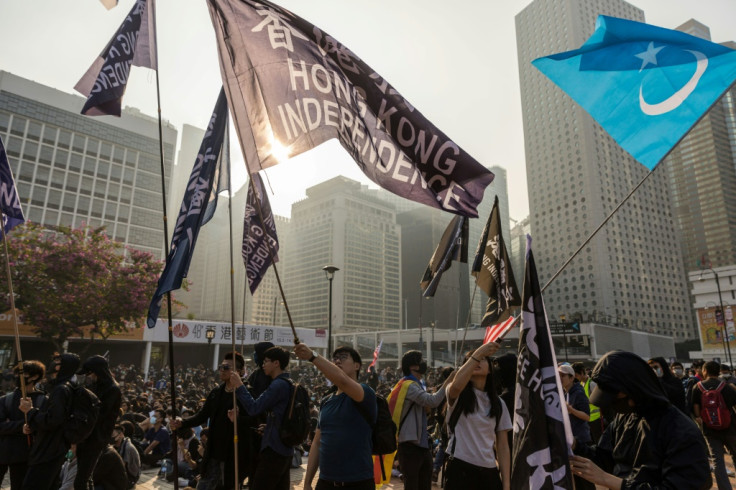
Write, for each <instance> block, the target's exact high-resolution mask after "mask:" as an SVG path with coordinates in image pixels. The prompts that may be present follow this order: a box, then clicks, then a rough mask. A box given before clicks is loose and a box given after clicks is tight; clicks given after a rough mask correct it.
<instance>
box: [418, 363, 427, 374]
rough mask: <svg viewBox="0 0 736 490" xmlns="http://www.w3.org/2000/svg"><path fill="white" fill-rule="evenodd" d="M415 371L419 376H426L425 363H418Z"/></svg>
mask: <svg viewBox="0 0 736 490" xmlns="http://www.w3.org/2000/svg"><path fill="white" fill-rule="evenodd" d="M417 371H418V372H419V374H421V375H422V376H424V375H425V374H427V361H422V362H420V363H419V369H417Z"/></svg>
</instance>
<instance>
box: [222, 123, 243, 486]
mask: <svg viewBox="0 0 736 490" xmlns="http://www.w3.org/2000/svg"><path fill="white" fill-rule="evenodd" d="M224 144H225V164H226V165H227V197H228V199H227V211H228V224H229V225H230V340H231V342H232V348H233V367H234V368H235V369H234V371H236V372H237V370H238V364H237V358H236V354H237V350H236V349H235V337H236V335H235V267H234V265H233V186H232V181H231V179H230V174H231V173H232V168H231V167H230V118H229V117H228V118H227V122H226V123H225V143H224ZM243 306H245V305H243ZM243 329H244V330H245V324H244V325H243ZM243 336H245V332H243ZM243 367H245V366H243ZM233 413H234V416H233V458H234V459H235V465H234V468H235V480H234V481H235V488H240V480H239V479H238V398H237V396H235V390H233Z"/></svg>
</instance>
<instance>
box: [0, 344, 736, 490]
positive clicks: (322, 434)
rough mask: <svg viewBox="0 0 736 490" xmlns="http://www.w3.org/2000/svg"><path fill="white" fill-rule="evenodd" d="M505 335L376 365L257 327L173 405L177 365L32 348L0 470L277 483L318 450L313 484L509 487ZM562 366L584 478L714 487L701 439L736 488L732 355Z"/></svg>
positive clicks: (10, 387) (8, 395) (54, 478)
mask: <svg viewBox="0 0 736 490" xmlns="http://www.w3.org/2000/svg"><path fill="white" fill-rule="evenodd" d="M498 347H499V346H498V345H497V344H495V343H489V344H485V345H483V346H481V347H479V348H478V349H476V350H474V351H471V352H469V353H468V354H467V355H466V356H465V360H464V363H462V364H461V365H460V366H459V368H458V369H456V370H453V369H452V368H449V367H448V368H438V369H431V368H428V367H427V363H426V361H425V360H424V359H423V357H422V354H421V352H419V351H409V352H407V353H405V354H404V356H403V358H402V360H401V365H400V366H399V367H397V368H394V367H382V368H380V369H378V370H376V369H375V368H371V369H366V368H365V365H364V364H363V362H362V359H361V358H360V355H359V354H358V352H357V351H355V350H354V349H352V348H350V347H340V348H338V349H336V350H335V351H334V352H333V353H332V354H331V356H330V358H329V359H327V358H324V357H322V356H319V355H317V354H316V353H315V352H313V351H312V350H311V349H310V348H309V347H308V346H306V345H304V344H299V345H297V346H296V348H295V349H294V350H293V351H292V352H290V351H288V350H286V349H284V348H281V347H274V346H273V344H270V343H268V342H264V343H260V344H257V345H256V346H255V348H254V351H252V352H250V353H249V354H252V357H253V362H252V363H248V364H246V363H245V362H244V358H243V356H242V355H241V354H240V353H236V354H235V355H234V356H233V353H232V352H229V353H227V354H226V355H225V356H224V357H223V359H222V360H221V362H220V364H219V366H218V368H217V370H215V371H213V370H212V369H208V368H205V367H204V366H201V365H200V366H196V367H194V366H187V365H183V366H179V367H178V368H177V370H176V373H175V374H176V377H175V383H176V385H175V392H176V397H177V405H178V406H179V407H181V409H180V410H174V409H173V408H172V403H171V389H170V388H171V386H170V379H171V377H170V373H169V370H168V368H167V367H164V368H163V369H160V370H159V369H155V368H151V369H150V371H149V372H148V373H147V376H145V375H144V373H142V372H141V371H140V370H139V369H138V368H137V367H136V366H135V365H114V366H112V367H111V366H109V364H108V361H107V360H106V359H105V358H103V357H101V356H92V357H90V358H88V359H86V360H85V361H84V362H81V360H80V359H79V357H78V356H76V355H74V354H61V355H55V356H54V358H53V359H52V361H51V362H50V363H49V365H48V367H47V366H45V365H44V364H43V363H41V362H39V361H25V362H24V364H23V380H24V382H25V389H26V393H27V395H26V398H25V399H23V400H21V395H20V381H21V379H20V371H19V369H18V367H17V366H16V368H15V369H14V370H13V371H8V370H6V371H5V373H4V375H3V378H2V381H1V383H2V384H1V385H0V389H2V390H3V392H4V393H5V394H4V396H3V397H2V398H0V481H2V478H4V477H5V476H6V474H7V475H8V476H9V478H10V484H11V488H12V489H13V490H16V489H27V490H45V489H50V490H56V489H72V488H73V489H77V490H83V489H84V490H87V489H92V488H94V489H95V490H118V489H119V490H126V489H129V488H134V487H135V485H136V482H137V481H138V479H139V478H140V475H141V470H142V469H145V468H147V467H148V468H156V469H157V470H158V472H159V475H160V477H162V478H166V479H168V480H172V479H173V478H174V477H175V476H174V475H175V474H176V475H178V478H179V484H180V486H181V487H182V488H186V487H190V488H195V487H196V488H197V489H199V490H210V489H212V490H216V489H226V490H229V489H233V488H236V487H238V488H239V487H240V485H242V484H243V482H247V484H248V486H249V488H250V489H251V490H261V489H274V490H281V489H287V488H289V486H290V483H289V469H290V468H292V467H295V466H298V465H301V464H302V462H303V461H302V457H304V456H308V459H307V471H306V474H305V480H304V488H305V489H306V490H311V489H312V488H313V486H312V485H313V480H314V478H315V477H316V476H317V474H319V477H318V479H317V483H316V485H315V486H314V488H315V489H316V490H326V489H331V488H335V487H345V486H348V487H351V488H354V489H356V490H361V489H366V490H367V489H372V488H374V485H375V483H376V481H377V480H381V479H386V478H388V477H390V475H394V476H397V477H400V478H401V479H402V480H403V482H404V488H405V489H407V490H428V489H429V488H430V487H431V485H432V482H433V481H434V482H438V477H439V476H440V475H442V479H441V480H439V483H441V484H443V486H444V487H445V488H446V489H447V490H455V489H460V488H462V489H468V488H470V489H472V488H492V489H503V490H509V489H510V488H511V487H510V480H511V468H510V466H511V454H512V451H513V447H512V446H513V437H512V431H511V429H512V420H513V417H514V411H515V408H518V407H515V406H514V403H515V396H514V389H515V380H516V367H517V366H516V365H517V362H516V356H515V355H513V354H506V355H503V356H500V357H494V354H495V353H496V351H497V349H498ZM294 357H296V359H297V360H294ZM558 376H559V380H560V383H561V386H562V388H563V392H564V396H565V402H566V406H567V411H568V414H569V418H570V427H571V429H572V433H573V435H574V438H575V444H574V446H573V449H574V452H575V456H573V457H572V458H571V468H572V471H573V473H574V477H575V480H576V481H575V484H576V488H577V489H586V488H591V489H592V488H595V484H598V485H603V486H607V487H609V488H697V489H701V488H702V489H705V488H710V485H711V477H710V471H709V468H708V459H707V457H706V451H707V450H709V451H710V457H711V460H712V465H713V468H712V469H713V471H714V472H715V477H716V478H715V480H716V483H717V485H718V488H719V489H725V488H731V487H730V483H729V479H728V476H729V475H728V474H727V472H726V468H725V463H724V452H725V449H728V451H729V452H730V453H731V454H732V456H733V455H734V454H736V422H734V424H731V417H730V415H733V408H734V407H735V406H736V387H735V386H736V377H733V376H731V375H730V370H729V369H728V366H724V365H719V364H718V363H715V362H712V361H711V362H708V363H703V362H695V363H693V366H692V368H691V370H690V371H688V370H685V369H684V368H683V366H682V365H681V364H679V363H673V364H672V365H669V364H668V363H667V362H666V361H665V360H664V359H663V358H661V357H655V358H652V359H650V360H649V361H644V360H642V359H641V358H640V357H638V356H636V355H634V354H631V353H627V352H621V351H614V352H611V353H609V354H606V355H605V356H604V357H603V358H602V359H601V360H600V361H599V362H598V363H597V365H596V366H595V368H594V369H593V370H592V372H591V369H590V367H586V366H585V365H584V364H583V363H574V364H572V365H570V364H568V363H560V364H559V366H558ZM294 383H298V384H300V385H302V386H305V387H306V388H307V389H308V393H309V395H308V396H309V404H310V407H309V408H310V412H309V416H310V425H311V427H310V430H309V434H308V437H306V440H304V441H303V442H300V443H294V444H287V443H286V442H284V441H286V440H287V439H285V437H286V436H285V435H284V429H285V427H284V422H283V421H284V420H285V415H284V414H285V413H286V412H287V411H288V410H289V403H290V401H291V393H292V386H293V384H294ZM75 386H86V387H87V388H88V389H89V390H90V391H91V392H92V393H94V394H95V395H96V397H97V399H98V400H99V416H98V417H97V418H96V419H95V421H94V424H92V425H93V427H90V429H89V431H88V433H87V432H85V434H84V436H83V437H82V436H79V435H78V434H73V426H74V424H73V423H70V420H72V419H73V417H71V415H72V414H71V413H70V410H71V408H70V407H74V406H75V405H74V403H76V401H75V402H73V401H72V400H77V398H75ZM377 395H378V398H388V400H389V401H390V403H389V404H388V406H390V411H391V417H392V418H393V420H394V422H395V425H396V426H397V433H398V437H397V440H398V451H397V453H396V457H395V460H394V459H393V457H385V456H379V459H380V460H381V462H382V463H384V464H385V466H386V467H385V468H383V467H381V470H380V471H379V470H378V469H377V468H378V466H376V465H375V464H374V459H373V458H372V452H373V451H372V449H373V448H372V446H373V444H374V440H373V438H372V437H373V433H372V432H373V430H374V429H375V428H376V426H377V424H378V423H379V418H380V413H379V412H380V406H381V404H380V403H378V402H377ZM234 400H235V404H236V405H237V409H234V404H233V401H234ZM713 400H715V401H716V402H718V401H722V402H723V406H725V407H726V409H725V411H724V410H720V411H719V408H718V406H716V407H715V408H713ZM72 411H73V410H72ZM70 417H71V418H70ZM719 417H720V419H719ZM234 423H237V432H238V438H237V440H238V458H237V466H238V480H239V481H240V484H239V485H236V484H235V457H234V445H233V440H234V435H235V434H234V427H235V424H234ZM696 424H697V425H696ZM719 424H720V425H719ZM77 430H79V429H77ZM70 431H71V433H72V434H71V435H70ZM75 436H78V437H77V439H79V440H76V439H75ZM174 440H176V444H175V443H174ZM70 441H72V442H74V443H72V444H70ZM706 441H707V446H706ZM174 446H176V447H174ZM549 476H551V475H549Z"/></svg>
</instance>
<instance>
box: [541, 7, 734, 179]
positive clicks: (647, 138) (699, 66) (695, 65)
mask: <svg viewBox="0 0 736 490" xmlns="http://www.w3.org/2000/svg"><path fill="white" fill-rule="evenodd" d="M532 64H533V65H534V66H535V67H537V68H538V69H539V70H540V71H541V72H542V73H544V74H545V75H546V76H547V77H548V78H549V79H550V80H552V81H553V82H554V83H555V84H557V85H558V86H559V87H560V88H561V89H562V90H563V91H565V92H566V93H567V94H568V95H569V96H570V97H572V98H573V100H575V102H577V103H578V104H580V105H581V106H582V107H583V109H585V110H586V111H588V113H589V114H590V115H591V116H592V117H593V119H595V120H596V121H597V122H598V123H599V124H600V125H601V126H602V127H603V128H604V129H605V130H606V131H608V133H609V134H610V135H611V136H612V137H613V139H614V140H616V142H617V143H618V144H619V145H621V147H622V148H623V149H624V150H626V151H627V152H629V153H630V154H631V155H632V156H633V157H634V158H635V159H636V160H638V161H639V162H640V163H642V164H643V165H644V166H645V167H647V168H648V169H650V170H652V169H654V167H656V166H657V164H658V163H659V162H660V161H661V160H662V159H663V158H664V157H665V156H666V155H667V153H668V152H669V151H670V150H671V149H672V148H673V147H674V146H675V145H676V144H677V143H678V142H679V141H680V139H682V137H683V136H684V135H685V134H687V132H688V131H689V130H690V128H691V127H692V126H693V125H694V124H695V123H696V122H697V121H698V120H699V119H700V117H702V115H703V114H704V113H705V112H706V111H707V110H708V109H709V108H710V107H711V106H712V105H713V104H714V103H715V102H716V101H717V100H718V99H719V98H720V97H721V96H722V95H723V93H724V92H725V91H726V90H728V89H729V87H731V85H732V84H733V83H734V80H736V51H734V50H732V49H730V48H727V47H725V46H723V45H720V44H715V43H712V42H710V41H706V40H704V39H701V38H699V37H695V36H691V35H690V34H685V33H684V32H680V31H674V30H670V29H664V28H661V27H656V26H652V25H648V24H642V23H640V22H634V21H631V20H625V19H618V18H615V17H606V16H599V17H598V20H597V22H596V28H595V32H594V33H593V35H592V36H591V37H590V38H589V39H588V40H587V41H586V42H585V44H583V45H582V46H581V47H580V48H579V49H576V50H573V51H568V52H565V53H559V54H554V55H551V56H546V57H544V58H539V59H536V60H534V61H533V62H532Z"/></svg>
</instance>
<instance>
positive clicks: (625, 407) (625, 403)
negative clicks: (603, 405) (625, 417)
mask: <svg viewBox="0 0 736 490" xmlns="http://www.w3.org/2000/svg"><path fill="white" fill-rule="evenodd" d="M611 410H613V411H614V412H616V413H633V412H634V407H632V406H631V405H629V397H628V396H625V397H623V398H617V399H616V401H615V402H613V404H612V405H611Z"/></svg>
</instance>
